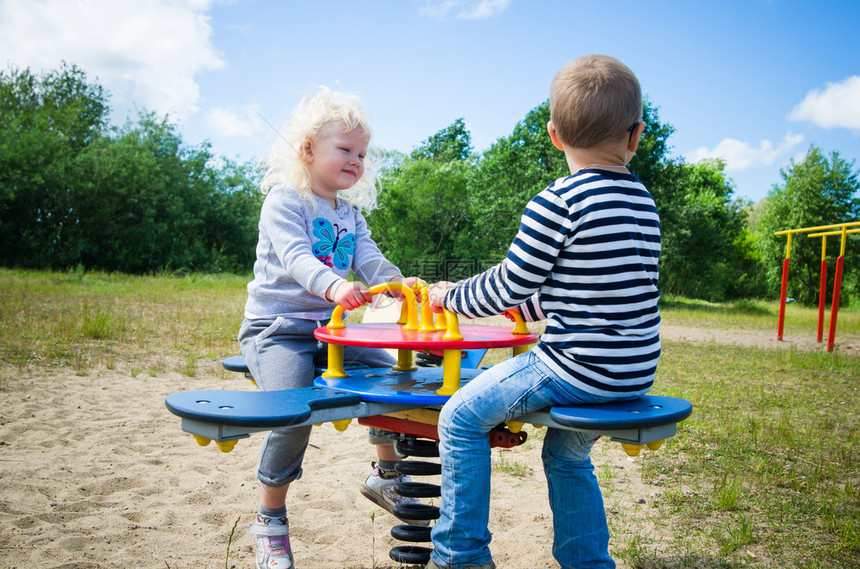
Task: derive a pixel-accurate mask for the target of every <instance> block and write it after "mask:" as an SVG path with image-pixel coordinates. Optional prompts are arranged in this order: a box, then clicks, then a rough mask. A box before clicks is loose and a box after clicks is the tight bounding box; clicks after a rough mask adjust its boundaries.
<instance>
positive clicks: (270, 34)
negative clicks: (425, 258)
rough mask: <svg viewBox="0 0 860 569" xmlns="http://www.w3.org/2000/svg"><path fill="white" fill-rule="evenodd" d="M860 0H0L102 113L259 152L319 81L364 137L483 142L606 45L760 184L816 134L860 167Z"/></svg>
mask: <svg viewBox="0 0 860 569" xmlns="http://www.w3.org/2000/svg"><path fill="white" fill-rule="evenodd" d="M858 22H860V1H858V0H841V1H839V0H819V1H817V2H810V1H809V0H723V1H721V2H716V1H705V0H703V1H691V0H652V1H650V2H645V1H637V0H600V1H594V0H592V1H580V0H565V1H543V0H531V1H527V0H362V1H361V2H356V1H355V0H347V1H339V0H337V1H324V0H320V1H311V0H307V1H303V2H297V1H292V0H283V1H274V0H268V1H266V0H257V1H254V0H242V1H239V0H235V1H220V0H173V1H168V0H0V59H2V60H5V61H4V62H3V63H4V68H8V66H10V65H12V66H17V67H30V69H32V70H34V71H40V70H43V69H51V68H56V67H57V66H58V65H59V62H60V61H61V60H63V59H65V60H66V61H69V62H74V63H76V64H78V65H79V66H80V67H82V68H83V69H84V70H85V71H87V73H88V75H89V77H90V78H91V79H94V80H98V81H99V82H100V83H101V84H102V85H104V86H105V87H106V88H107V89H108V90H109V92H110V93H111V100H110V101H111V106H112V108H113V109H114V113H115V118H114V122H115V124H121V123H122V122H123V121H124V119H125V118H126V117H127V116H131V117H132V118H134V117H135V116H136V114H135V113H136V110H140V109H145V110H150V111H155V112H157V113H158V114H160V115H163V114H169V116H170V118H171V120H172V121H174V122H176V123H177V124H178V125H179V127H180V130H181V132H182V135H183V138H184V140H185V141H186V143H188V144H198V143H201V142H203V141H209V142H211V144H212V149H213V151H214V152H215V153H216V154H219V155H224V156H227V157H229V158H232V159H237V160H239V161H244V160H250V159H254V158H259V157H263V156H265V155H266V154H267V153H268V150H269V147H270V145H271V143H272V141H273V137H274V136H275V135H274V134H273V132H272V130H271V129H270V128H269V127H268V126H267V125H266V124H265V122H264V121H263V120H262V119H261V118H260V116H262V117H265V119H266V120H268V121H270V122H272V123H273V124H275V125H280V124H281V123H283V122H285V121H287V120H288V119H289V117H290V115H291V114H292V111H293V110H294V109H295V106H296V105H297V104H298V102H299V101H300V99H301V98H302V97H303V96H306V95H310V94H313V93H314V92H315V90H316V87H317V86H318V85H326V86H329V87H332V88H334V89H340V90H344V91H349V92H353V93H357V94H358V95H360V96H361V97H362V99H363V101H364V103H365V106H366V108H367V110H368V111H369V113H370V114H371V116H372V118H373V121H374V128H375V135H376V136H375V143H376V144H377V145H379V146H382V147H384V148H389V149H396V150H401V151H404V152H408V151H410V150H411V149H412V148H414V147H415V146H417V145H418V144H420V143H421V142H422V141H423V140H425V139H426V138H427V137H429V136H431V135H432V134H434V133H435V132H437V131H438V130H440V129H442V128H445V127H446V126H448V125H450V124H451V123H453V122H454V121H455V120H456V119H458V118H463V119H464V120H465V122H466V125H467V126H468V128H469V129H470V131H471V134H472V141H473V144H474V147H475V149H476V150H477V151H482V150H485V149H487V148H488V147H489V146H490V145H491V144H492V143H493V142H494V141H495V140H497V139H498V138H500V137H504V136H507V135H509V134H510V133H511V131H512V129H513V127H514V125H515V124H516V123H517V122H519V121H520V120H522V119H523V118H524V117H525V115H526V114H527V113H528V112H529V111H530V110H531V109H533V108H534V107H536V106H537V105H539V104H540V103H542V102H543V101H544V100H546V98H547V97H548V95H549V84H550V81H551V80H552V77H553V75H554V74H555V73H556V71H557V70H558V69H559V68H560V67H561V66H562V65H563V64H564V63H566V62H567V61H569V60H571V59H573V58H575V57H577V56H579V55H584V54H587V53H604V54H608V55H612V56H615V57H617V58H619V59H621V60H622V61H624V62H625V63H626V64H627V65H629V66H630V67H631V69H633V71H634V72H635V73H636V74H637V75H638V77H639V79H640V82H641V84H642V88H643V91H644V92H645V93H646V94H647V96H648V97H649V98H650V99H651V101H652V102H653V103H654V104H655V105H656V106H657V107H658V108H659V113H660V119H661V121H662V122H664V123H669V124H671V125H672V126H674V127H675V129H676V132H675V134H674V135H673V136H672V138H671V139H670V143H671V146H672V153H673V154H674V155H676V156H681V157H684V159H685V160H687V161H688V162H695V161H696V160H699V159H703V158H708V157H714V156H719V157H722V158H723V159H725V160H726V162H727V167H728V170H727V172H728V175H729V176H730V177H731V178H732V179H733V180H734V182H735V184H736V195H737V196H738V197H745V198H749V199H751V200H753V201H759V200H760V199H762V198H763V197H765V196H766V194H767V192H768V190H769V189H770V188H771V186H772V185H773V184H775V183H780V182H781V178H780V174H779V172H780V168H785V167H786V166H787V165H788V164H789V161H790V160H791V159H795V160H797V159H800V158H802V157H803V156H804V155H805V154H806V151H807V150H808V148H809V145H810V144H815V145H817V146H819V147H821V148H822V149H823V150H824V151H825V152H827V153H829V152H831V151H834V150H836V151H839V153H840V154H841V155H842V157H844V158H846V159H849V160H854V161H855V168H857V167H858V164H860V160H858V158H860V39H858V38H860V34H858V32H857V24H858Z"/></svg>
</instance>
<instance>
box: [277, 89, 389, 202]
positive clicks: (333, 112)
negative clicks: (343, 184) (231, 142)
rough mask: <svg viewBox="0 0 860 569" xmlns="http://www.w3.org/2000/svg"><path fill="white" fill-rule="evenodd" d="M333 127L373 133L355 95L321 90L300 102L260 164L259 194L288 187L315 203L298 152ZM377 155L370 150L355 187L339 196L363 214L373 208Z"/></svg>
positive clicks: (305, 164) (304, 164) (375, 192)
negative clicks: (261, 173)
mask: <svg viewBox="0 0 860 569" xmlns="http://www.w3.org/2000/svg"><path fill="white" fill-rule="evenodd" d="M333 125H337V126H341V125H343V126H345V132H352V131H353V130H355V129H361V130H362V131H364V132H365V133H366V134H367V138H368V140H369V139H370V138H371V136H372V134H373V131H372V128H371V126H370V117H369V116H368V115H367V113H365V112H364V110H363V109H362V107H361V102H360V100H359V98H358V97H357V96H355V95H352V94H348V93H339V92H336V91H332V90H331V89H329V88H327V87H320V88H319V92H318V93H317V94H316V95H314V96H313V97H305V98H304V99H302V101H301V102H300V103H299V106H298V108H297V109H296V112H295V113H294V115H293V118H292V120H291V121H290V122H289V123H287V124H286V125H285V126H284V127H283V129H282V130H281V131H280V132H279V133H278V134H279V135H280V136H279V137H278V138H277V139H276V140H275V144H274V145H273V147H272V151H271V153H270V154H269V157H268V158H267V159H265V160H264V161H263V165H264V167H265V169H266V173H265V174H264V175H263V181H262V184H261V188H260V189H261V190H262V192H263V193H266V192H268V191H269V190H270V189H272V188H273V187H275V186H287V187H289V188H294V189H295V190H296V191H297V192H298V193H299V195H300V196H301V197H302V198H304V199H306V200H307V201H308V202H309V203H315V202H314V200H313V199H312V197H313V190H312V188H311V172H310V169H309V167H308V163H307V162H305V160H304V158H303V157H302V150H301V149H302V148H303V147H304V146H305V142H307V141H309V140H310V141H316V139H317V137H319V136H320V135H324V134H325V131H326V129H327V128H329V127H331V126H333ZM377 156H378V152H377V151H376V150H375V149H372V148H369V149H368V155H367V157H366V158H365V163H364V175H363V176H362V177H361V178H360V179H359V180H358V181H357V182H356V183H355V185H353V186H352V187H351V188H349V189H348V190H345V191H343V192H341V193H340V196H341V197H343V198H344V199H346V200H347V201H348V202H350V204H352V205H353V206H354V207H356V208H359V209H362V210H364V211H370V210H372V209H374V208H375V207H376V196H377V194H378V189H377V186H376V178H377V158H376V157H377Z"/></svg>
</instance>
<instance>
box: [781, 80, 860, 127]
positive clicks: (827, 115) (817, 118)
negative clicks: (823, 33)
mask: <svg viewBox="0 0 860 569" xmlns="http://www.w3.org/2000/svg"><path fill="white" fill-rule="evenodd" d="M788 118H789V119H790V120H793V121H809V122H811V123H813V124H815V125H817V126H820V127H822V128H847V129H851V130H854V131H858V132H860V76H858V75H854V76H852V77H849V78H847V79H845V80H844V81H842V82H840V83H828V84H827V86H826V87H825V88H824V89H823V90H820V89H813V90H812V91H810V92H809V93H807V95H806V98H804V99H803V101H801V102H800V104H798V105H797V106H796V107H794V109H792V111H791V112H790V113H789V114H788Z"/></svg>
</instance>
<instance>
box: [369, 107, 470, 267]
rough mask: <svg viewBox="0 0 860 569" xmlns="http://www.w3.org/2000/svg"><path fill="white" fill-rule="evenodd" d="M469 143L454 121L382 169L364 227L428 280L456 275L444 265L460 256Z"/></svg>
mask: <svg viewBox="0 0 860 569" xmlns="http://www.w3.org/2000/svg"><path fill="white" fill-rule="evenodd" d="M471 146H472V145H471V135H470V134H469V132H468V130H467V129H466V126H465V123H464V122H463V120H462V119H458V120H457V121H455V122H454V123H453V124H452V125H451V126H449V127H447V128H445V129H443V130H441V131H439V132H438V133H436V134H435V135H433V136H431V137H429V138H428V139H427V140H425V141H424V143H423V144H422V145H421V146H419V147H418V148H416V149H415V150H414V151H413V152H412V153H411V154H410V156H409V157H405V158H402V160H399V161H396V162H395V164H396V165H395V166H393V167H391V168H389V169H388V170H386V171H385V172H384V173H383V176H382V178H381V179H380V186H381V189H382V191H381V192H380V195H379V209H376V210H374V211H373V212H371V213H370V214H369V215H368V218H367V219H368V225H369V226H370V227H371V229H372V231H373V235H374V239H375V240H376V241H377V242H378V243H379V244H380V247H381V248H382V249H383V251H384V252H385V253H386V256H387V257H388V258H389V259H390V260H391V261H392V262H393V263H394V264H396V265H397V266H398V267H400V269H401V270H402V271H404V272H407V273H409V274H413V275H418V276H421V277H423V278H425V279H427V280H430V281H433V280H439V279H442V278H456V277H451V276H450V275H447V272H448V271H447V269H446V267H450V266H453V265H452V263H451V261H452V260H454V259H459V258H460V257H461V252H460V251H459V250H458V249H457V246H458V241H457V237H458V236H461V235H464V234H465V233H466V232H467V228H468V222H467V220H468V216H469V208H468V198H469V184H470V182H469V178H470V176H471V169H472V167H473V161H474V159H473V157H472V155H471ZM463 276H466V275H463Z"/></svg>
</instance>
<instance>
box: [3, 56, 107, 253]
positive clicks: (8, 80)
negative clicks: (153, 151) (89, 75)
mask: <svg viewBox="0 0 860 569" xmlns="http://www.w3.org/2000/svg"><path fill="white" fill-rule="evenodd" d="M108 111H109V109H108V104H107V96H106V94H105V92H104V90H103V89H102V88H101V87H100V86H99V85H97V84H94V83H89V82H88V81H87V79H86V75H85V74H84V72H83V71H81V70H80V69H79V68H77V67H76V66H74V65H67V64H65V63H64V64H63V65H62V67H61V68H60V69H58V70H55V71H49V72H47V73H45V74H43V75H41V76H36V75H33V74H32V73H31V72H30V71H29V70H27V69H25V70H17V69H12V70H10V71H9V72H0V132H2V133H3V135H2V137H0V264H3V265H19V266H26V267H49V266H69V265H74V263H75V251H74V249H73V248H70V247H69V246H68V244H69V243H70V242H72V241H75V240H76V239H77V237H76V235H77V233H78V228H77V227H76V226H75V222H74V219H73V217H71V216H70V212H71V210H72V208H73V204H72V202H71V199H72V190H71V187H70V186H71V184H73V183H74V181H75V172H74V170H73V168H72V164H73V162H74V160H75V159H76V157H77V156H78V155H79V154H80V153H81V152H83V151H84V150H85V149H86V148H87V146H88V145H89V144H92V143H93V141H95V140H97V139H98V138H99V137H100V136H101V135H102V132H103V130H104V128H105V125H106V124H107V116H108Z"/></svg>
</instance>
